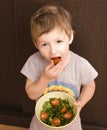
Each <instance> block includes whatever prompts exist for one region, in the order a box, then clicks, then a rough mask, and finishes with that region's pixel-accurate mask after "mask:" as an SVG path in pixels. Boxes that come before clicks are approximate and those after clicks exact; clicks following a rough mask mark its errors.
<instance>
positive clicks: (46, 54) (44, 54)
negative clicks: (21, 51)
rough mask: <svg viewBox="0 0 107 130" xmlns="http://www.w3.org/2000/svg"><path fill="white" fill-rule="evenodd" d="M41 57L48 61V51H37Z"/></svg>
mask: <svg viewBox="0 0 107 130" xmlns="http://www.w3.org/2000/svg"><path fill="white" fill-rule="evenodd" d="M39 51H40V53H41V55H42V56H43V57H44V58H45V59H46V60H49V54H48V51H46V50H39Z"/></svg>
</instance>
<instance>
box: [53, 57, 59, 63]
mask: <svg viewBox="0 0 107 130" xmlns="http://www.w3.org/2000/svg"><path fill="white" fill-rule="evenodd" d="M52 60H53V62H54V65H56V64H58V63H59V62H60V61H61V57H55V58H52Z"/></svg>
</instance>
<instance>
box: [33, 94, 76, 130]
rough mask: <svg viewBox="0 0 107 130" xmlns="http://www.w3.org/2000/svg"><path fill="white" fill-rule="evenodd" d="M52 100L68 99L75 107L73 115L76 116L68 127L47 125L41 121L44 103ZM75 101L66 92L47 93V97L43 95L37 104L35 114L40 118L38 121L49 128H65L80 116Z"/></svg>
mask: <svg viewBox="0 0 107 130" xmlns="http://www.w3.org/2000/svg"><path fill="white" fill-rule="evenodd" d="M50 98H61V99H67V100H68V102H69V104H70V105H71V106H72V105H73V113H74V116H73V119H72V120H71V122H70V123H68V124H67V125H64V126H50V125H47V124H45V123H44V122H43V121H41V119H40V113H41V110H42V106H43V104H44V102H46V101H49V99H50ZM74 101H75V100H74V99H73V97H72V96H71V95H70V94H67V93H65V92H50V93H47V94H45V95H43V96H42V97H41V98H40V99H39V100H38V101H37V103H36V106H35V114H36V116H37V118H38V120H39V121H40V122H41V123H42V124H44V125H45V126H47V127H49V128H54V129H55V128H56V129H58V128H60V129H61V128H64V127H66V126H68V125H70V124H71V123H73V122H74V121H75V118H76V116H77V114H78V107H77V105H75V104H74Z"/></svg>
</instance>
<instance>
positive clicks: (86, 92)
mask: <svg viewBox="0 0 107 130" xmlns="http://www.w3.org/2000/svg"><path fill="white" fill-rule="evenodd" d="M94 92H95V82H94V81H92V82H90V83H88V84H86V85H83V86H82V90H81V94H80V96H79V98H78V100H77V101H76V104H77V105H78V107H79V111H80V110H81V109H82V108H83V107H84V106H85V104H86V103H87V102H88V101H89V100H90V99H91V98H92V97H93V95H94Z"/></svg>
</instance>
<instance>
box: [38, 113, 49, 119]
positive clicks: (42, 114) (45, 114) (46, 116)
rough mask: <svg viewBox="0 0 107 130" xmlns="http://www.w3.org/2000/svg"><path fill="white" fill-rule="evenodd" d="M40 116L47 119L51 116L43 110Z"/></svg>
mask: <svg viewBox="0 0 107 130" xmlns="http://www.w3.org/2000/svg"><path fill="white" fill-rule="evenodd" d="M40 117H41V120H47V119H48V117H49V116H48V113H47V112H41V113H40Z"/></svg>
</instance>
